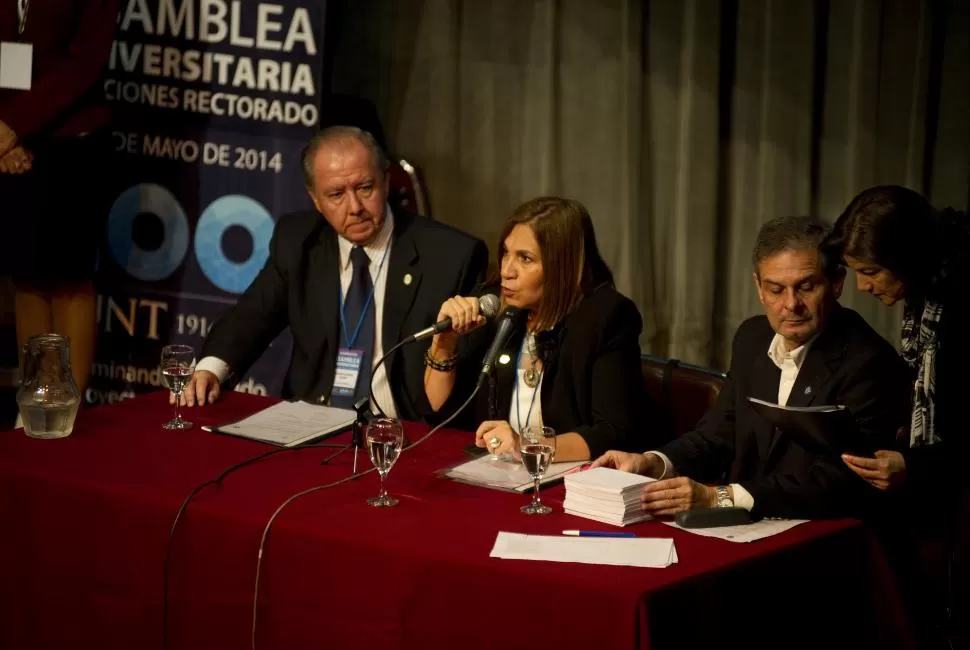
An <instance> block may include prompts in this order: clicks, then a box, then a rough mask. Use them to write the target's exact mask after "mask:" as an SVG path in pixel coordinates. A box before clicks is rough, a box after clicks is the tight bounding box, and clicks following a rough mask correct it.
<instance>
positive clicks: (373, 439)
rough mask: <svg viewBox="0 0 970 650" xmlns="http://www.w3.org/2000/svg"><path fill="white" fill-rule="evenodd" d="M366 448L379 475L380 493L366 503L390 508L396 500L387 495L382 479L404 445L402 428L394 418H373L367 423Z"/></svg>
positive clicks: (396, 502)
mask: <svg viewBox="0 0 970 650" xmlns="http://www.w3.org/2000/svg"><path fill="white" fill-rule="evenodd" d="M366 436H367V448H368V449H369V450H370V462H372V463H373V464H374V467H376V468H377V473H378V474H380V475H381V493H380V494H379V495H377V496H376V497H374V498H372V499H367V503H369V504H370V505H372V506H374V507H375V508H390V507H391V506H396V505H397V504H398V500H397V499H395V498H393V497H389V496H387V490H386V489H385V488H384V481H385V479H386V478H387V474H388V472H390V471H391V468H392V467H394V462H395V461H396V460H397V457H398V456H400V455H401V447H402V446H403V445H404V428H403V427H402V426H401V423H400V422H399V421H398V420H395V419H394V418H375V419H373V420H371V421H370V423H368V425H367V433H366Z"/></svg>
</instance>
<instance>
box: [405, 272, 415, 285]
mask: <svg viewBox="0 0 970 650" xmlns="http://www.w3.org/2000/svg"><path fill="white" fill-rule="evenodd" d="M412 280H414V278H413V277H412V276H411V274H410V273H405V274H404V286H406V287H410V286H411V281H412Z"/></svg>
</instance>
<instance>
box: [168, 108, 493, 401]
mask: <svg viewBox="0 0 970 650" xmlns="http://www.w3.org/2000/svg"><path fill="white" fill-rule="evenodd" d="M386 170H387V161H386V159H385V157H384V154H383V152H382V151H381V149H380V147H379V146H378V145H377V144H376V142H375V141H374V138H373V137H372V136H371V135H370V134H369V133H368V132H366V131H362V130H361V129H358V128H356V127H349V126H334V127H328V128H326V129H324V130H322V131H320V132H319V133H318V134H317V135H315V136H314V137H313V138H312V139H311V140H310V142H309V144H308V145H307V147H306V150H305V152H304V159H303V172H304V177H305V179H304V180H305V182H306V186H307V191H308V192H309V193H310V197H311V198H312V199H313V204H314V206H315V207H316V210H317V211H315V212H303V213H298V214H292V215H288V216H285V217H283V218H281V219H280V220H279V222H278V223H277V225H276V230H275V232H274V234H273V239H272V241H271V242H270V252H269V259H268V260H267V262H266V265H265V266H264V267H263V269H262V271H260V273H259V275H258V276H257V277H256V279H255V280H254V281H253V283H252V284H251V285H250V286H249V288H248V289H247V290H246V292H245V293H244V294H243V295H242V296H241V297H240V299H239V301H238V302H237V303H236V305H234V306H233V307H232V308H231V309H229V310H228V311H227V312H226V313H225V314H223V315H222V317H221V318H219V320H218V321H217V322H216V324H215V325H214V326H213V328H212V330H211V331H210V332H209V335H208V337H207V338H206V341H205V344H204V346H203V349H202V356H203V358H202V360H201V361H199V363H198V364H197V366H196V371H195V374H194V375H193V377H192V380H191V383H190V384H189V386H188V387H187V388H186V390H185V392H184V394H183V397H184V399H185V403H186V405H188V406H192V405H193V404H195V403H199V404H204V403H207V402H208V403H211V402H213V401H215V399H216V398H217V397H218V395H219V391H220V386H221V385H223V384H224V383H227V382H231V381H232V380H233V379H234V378H235V377H238V376H239V375H240V374H242V373H243V372H244V371H245V370H246V369H247V368H248V367H249V366H250V365H252V363H254V362H255V361H256V359H258V358H259V356H260V355H261V354H262V352H263V350H264V349H265V348H266V347H267V346H268V345H269V344H270V343H271V342H272V341H273V339H275V338H276V336H277V335H278V334H279V333H280V332H281V331H282V330H283V328H284V327H287V326H288V327H289V328H290V331H291V332H292V335H293V354H292V357H291V359H290V366H289V370H288V371H287V375H286V380H285V382H284V388H283V393H284V397H289V398H296V399H301V400H306V401H312V402H316V403H322V404H328V405H334V406H340V407H343V408H350V407H352V405H353V403H354V402H355V401H357V400H360V399H361V398H362V397H365V396H367V395H368V389H369V387H370V385H371V373H372V371H373V366H374V364H376V363H377V361H378V360H379V359H380V357H381V355H382V354H383V353H384V352H385V351H386V350H388V349H389V348H390V347H391V346H392V345H393V344H394V343H396V342H397V341H398V340H400V339H401V338H402V337H404V336H407V335H409V334H411V333H413V332H415V331H418V330H421V329H423V328H425V327H427V326H428V325H430V324H431V323H432V322H434V318H435V315H436V314H437V313H438V308H439V307H440V305H441V303H442V302H444V301H445V300H446V299H447V298H448V297H449V296H453V295H461V294H466V293H468V292H469V291H471V290H472V289H473V287H474V286H475V285H476V284H478V283H479V282H480V281H481V279H482V277H483V275H484V272H485V268H486V265H487V262H488V249H487V248H486V246H485V244H484V243H483V242H482V241H481V240H479V239H476V238H474V237H472V236H470V235H468V234H465V233H463V232H461V231H459V230H456V229H454V228H451V227H449V226H447V225H444V224H442V223H438V222H435V221H432V220H431V219H428V218H426V217H421V216H416V215H412V214H408V213H406V212H404V211H401V210H398V211H396V212H392V211H391V209H390V208H389V207H388V206H387V193H388V178H387V171H386ZM321 215H323V218H320V216H321ZM426 348H427V344H424V345H420V344H414V345H408V346H404V347H403V348H402V349H401V350H399V352H398V353H396V354H395V355H393V357H392V358H391V359H390V360H389V361H388V362H386V363H385V364H384V365H382V366H381V368H379V369H378V371H377V373H376V374H375V375H374V377H373V384H374V395H375V397H376V398H377V400H378V402H379V406H380V407H381V409H382V410H383V411H384V412H385V413H387V414H388V415H392V416H397V417H401V418H405V419H411V420H418V419H421V418H423V417H425V416H427V415H429V414H430V413H431V411H430V409H429V407H428V406H427V399H426V398H425V396H424V388H423V383H422V382H423V377H424V352H425V350H426Z"/></svg>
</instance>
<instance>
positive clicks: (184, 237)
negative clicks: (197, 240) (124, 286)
mask: <svg viewBox="0 0 970 650" xmlns="http://www.w3.org/2000/svg"><path fill="white" fill-rule="evenodd" d="M145 214H150V215H153V216H155V217H157V218H158V220H159V221H160V222H161V224H162V228H163V229H164V234H163V236H162V241H161V244H160V245H159V247H158V248H156V249H155V250H145V249H143V248H141V247H139V246H138V244H136V243H135V239H134V236H133V232H132V230H133V226H134V223H135V219H136V218H137V217H138V216H139V215H145ZM108 248H109V249H110V250H111V254H112V255H113V256H114V258H115V261H117V262H118V264H120V265H121V267H122V268H124V269H125V270H126V271H127V272H128V274H129V275H131V276H132V277H135V278H138V279H139V280H144V281H149V282H150V281H155V280H161V279H164V278H167V277H168V276H169V275H171V274H172V273H173V272H174V271H175V269H177V268H178V267H179V265H180V264H181V263H182V260H183V259H185V253H186V251H187V250H188V249H189V223H188V220H187V219H186V218H185V212H184V211H183V210H182V206H181V205H180V204H179V202H178V199H176V198H175V196H174V195H173V194H172V193H171V192H169V191H168V190H167V189H165V188H164V187H162V186H161V185H156V184H154V183H141V184H139V185H133V186H132V187H129V188H128V189H127V190H125V191H124V192H122V193H121V195H120V196H119V197H118V198H117V199H116V200H115V202H114V205H112V206H111V212H110V213H109V215H108Z"/></svg>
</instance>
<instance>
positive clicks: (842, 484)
mask: <svg viewBox="0 0 970 650" xmlns="http://www.w3.org/2000/svg"><path fill="white" fill-rule="evenodd" d="M773 337H774V331H772V329H771V326H770V325H769V324H768V319H767V318H766V317H765V316H757V317H755V318H750V319H748V320H747V321H745V322H744V323H742V324H741V327H739V328H738V331H737V333H736V334H735V337H734V347H733V353H732V358H731V368H730V372H729V374H728V379H727V381H726V382H725V383H724V387H723V388H722V390H721V394H720V395H719V396H718V400H717V403H716V404H715V406H714V408H713V409H711V411H709V412H708V413H707V414H706V415H705V416H704V418H703V419H702V420H701V422H700V423H699V424H698V428H697V430H695V431H692V432H690V433H688V434H686V435H684V436H681V437H680V438H678V439H677V440H674V441H672V442H670V443H668V444H667V445H664V446H663V447H661V448H660V451H662V452H663V453H664V454H666V455H667V456H668V457H669V458H670V460H671V462H672V463H673V464H674V467H675V468H676V470H677V472H678V473H679V474H681V475H684V476H688V477H690V478H692V479H694V480H696V481H700V482H705V483H713V482H725V483H740V484H741V486H742V487H743V488H744V489H746V490H747V491H748V492H750V493H751V496H752V497H754V510H753V512H754V513H755V514H758V515H761V516H765V517H791V518H812V519H821V518H827V517H839V516H854V515H861V514H863V513H865V512H867V511H868V509H869V506H870V505H871V502H872V501H873V500H874V499H875V498H876V494H877V490H876V489H875V488H873V487H871V486H870V485H869V484H868V483H866V482H865V481H863V480H862V479H860V478H859V477H858V476H856V475H855V474H854V473H852V472H851V471H850V470H849V469H848V468H847V467H846V466H845V464H844V463H843V462H842V460H841V458H839V457H837V456H835V457H825V456H821V455H817V454H815V453H812V452H809V451H807V450H806V449H804V448H803V447H801V446H800V445H798V444H797V443H795V442H793V441H792V440H791V439H790V438H788V437H786V436H784V435H782V434H780V433H778V432H776V431H775V430H774V429H773V427H771V425H770V424H768V423H767V422H766V421H765V420H764V419H762V418H761V417H760V416H759V415H757V414H756V413H755V412H754V411H753V410H752V409H751V408H750V407H749V406H748V405H747V397H749V396H750V397H757V398H759V399H763V400H766V401H770V402H777V401H778V384H779V383H780V381H781V370H780V369H779V368H778V367H777V366H776V365H775V364H774V363H773V362H772V361H771V359H770V358H769V357H768V347H769V345H770V344H771V339H772V338H773ZM910 388H911V385H910V382H909V372H908V369H907V368H906V364H905V363H903V362H902V360H901V359H900V358H899V356H898V355H897V353H896V351H895V350H894V349H893V347H892V346H891V345H890V344H889V343H888V342H887V341H886V340H885V339H883V338H882V337H881V336H879V334H877V333H876V332H875V331H874V330H873V329H872V328H871V327H869V325H868V324H867V323H866V322H865V321H864V320H863V319H862V317H861V316H859V315H858V314H857V313H856V312H854V311H852V310H850V309H846V308H844V307H839V308H837V309H836V311H835V312H833V313H832V315H831V320H830V322H829V324H828V326H827V327H826V328H825V330H824V331H822V332H820V333H819V335H818V337H817V338H816V339H815V341H814V343H813V344H812V347H811V348H809V350H808V353H807V355H806V357H805V360H804V362H803V364H802V367H801V369H800V370H799V373H798V378H797V380H796V382H795V385H794V387H793V388H792V391H791V395H790V396H789V398H788V405H789V406H809V405H813V404H815V405H823V404H842V405H844V406H846V407H847V408H848V409H849V411H850V412H851V413H852V415H853V416H854V418H855V421H856V423H857V425H858V427H859V430H860V431H861V432H862V433H863V434H865V435H867V436H871V439H872V440H873V441H874V442H876V443H877V444H878V445H879V447H878V448H883V449H892V448H894V446H895V435H896V431H897V430H898V428H899V427H900V426H903V425H904V424H905V422H906V420H907V417H908V415H907V414H908V411H909V401H908V395H909V390H910ZM809 389H810V390H809Z"/></svg>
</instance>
